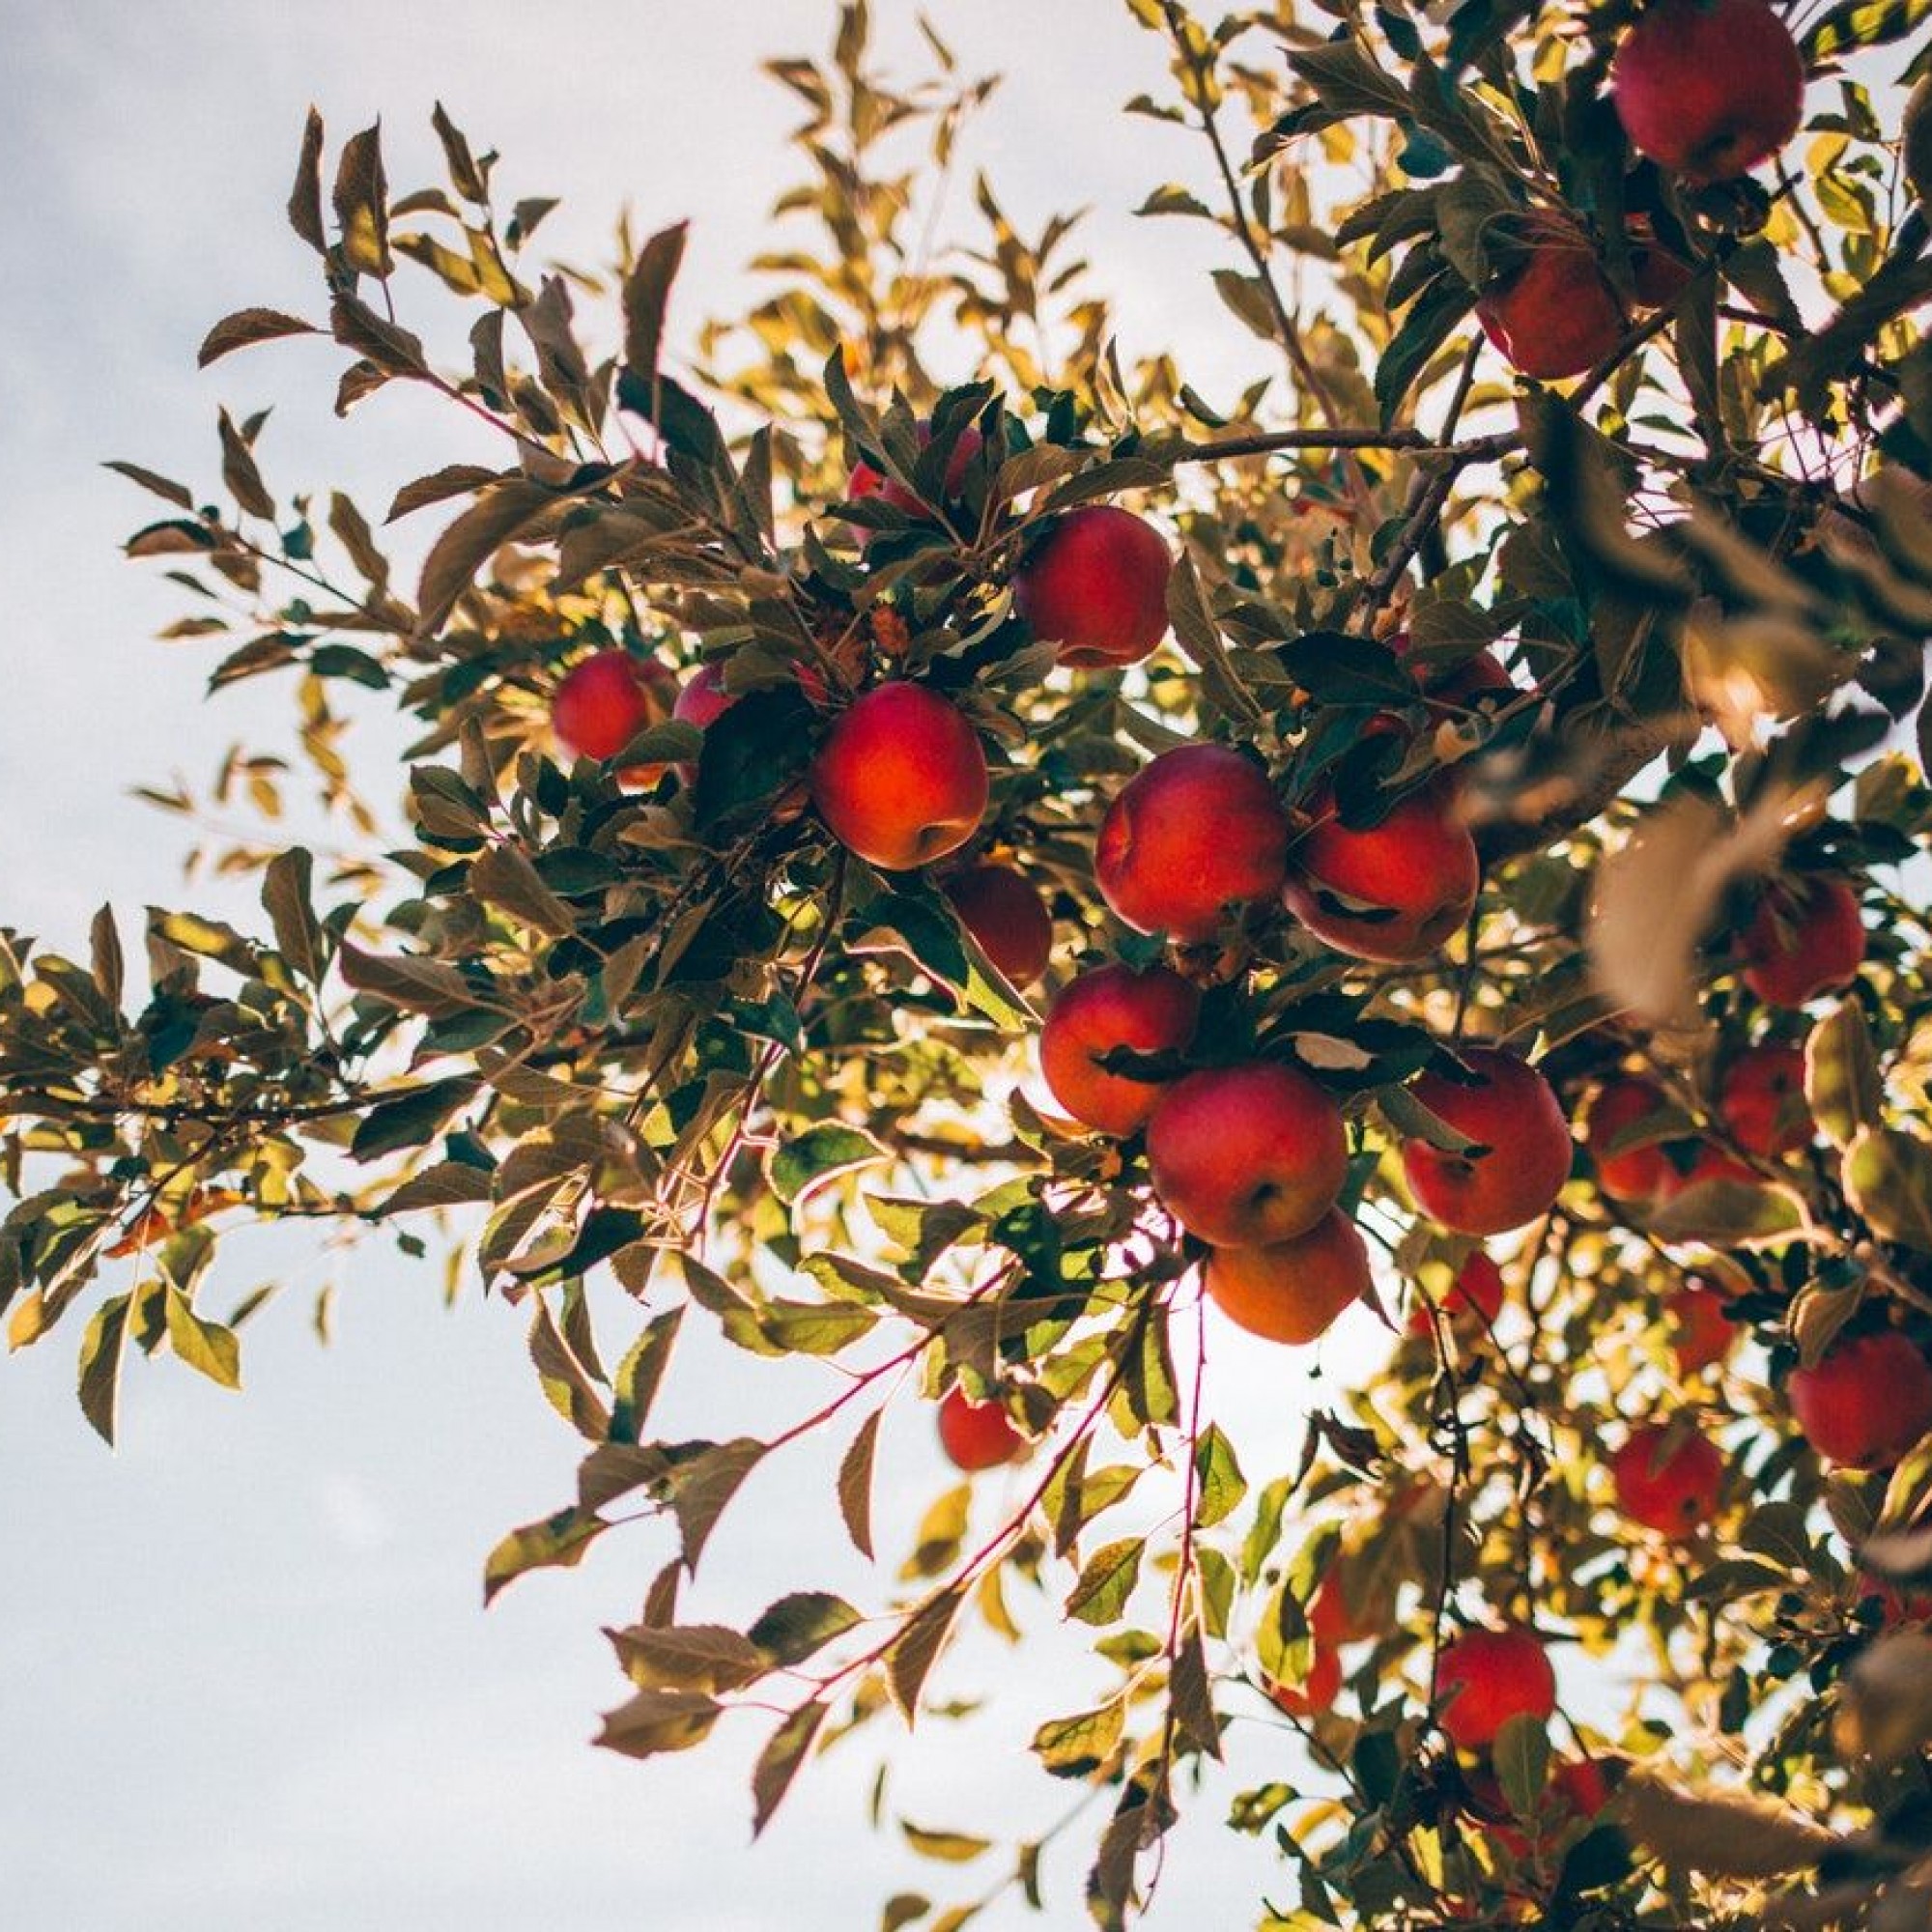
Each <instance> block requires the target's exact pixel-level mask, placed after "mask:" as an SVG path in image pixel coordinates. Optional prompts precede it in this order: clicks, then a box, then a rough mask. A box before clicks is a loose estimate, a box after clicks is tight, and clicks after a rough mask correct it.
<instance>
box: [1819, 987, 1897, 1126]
mask: <svg viewBox="0 0 1932 1932" xmlns="http://www.w3.org/2000/svg"><path fill="white" fill-rule="evenodd" d="M1804 1097H1805V1099H1806V1100H1807V1101H1808V1102H1809V1103H1810V1106H1811V1113H1812V1117H1813V1119H1815V1120H1816V1121H1817V1122H1818V1124H1819V1126H1821V1127H1822V1128H1823V1129H1824V1130H1825V1134H1826V1137H1827V1138H1828V1139H1829V1140H1830V1141H1831V1142H1832V1143H1833V1146H1835V1147H1840V1148H1846V1147H1849V1146H1850V1145H1851V1144H1852V1142H1853V1140H1854V1139H1855V1138H1856V1137H1857V1135H1858V1132H1859V1129H1860V1128H1861V1127H1873V1126H1877V1125H1878V1124H1879V1119H1880V1107H1881V1105H1882V1104H1883V1101H1884V1097H1885V1095H1884V1087H1883V1084H1882V1082H1881V1081H1880V1078H1879V1068H1878V1052H1877V1049H1876V1048H1875V1047H1874V1046H1873V1044H1872V1037H1871V1028H1870V1026H1869V1025H1868V1024H1867V1023H1866V1020H1865V1014H1864V1009H1863V1008H1862V1007H1861V1006H1860V1005H1859V1003H1858V1002H1857V1001H1856V1000H1840V1001H1839V1002H1838V1004H1837V1005H1836V1006H1835V1007H1833V1009H1832V1010H1831V1011H1830V1012H1829V1013H1827V1014H1826V1015H1825V1016H1824V1018H1823V1019H1821V1020H1819V1021H1818V1023H1817V1024H1816V1025H1815V1026H1814V1027H1813V1028H1812V1029H1811V1037H1809V1038H1808V1039H1807V1040H1806V1041H1805V1042H1804Z"/></svg>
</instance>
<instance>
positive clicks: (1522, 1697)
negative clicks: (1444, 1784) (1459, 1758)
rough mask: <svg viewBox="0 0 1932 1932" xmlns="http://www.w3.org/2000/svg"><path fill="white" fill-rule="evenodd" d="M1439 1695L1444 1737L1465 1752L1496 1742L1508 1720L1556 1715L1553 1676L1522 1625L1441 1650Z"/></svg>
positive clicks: (1476, 1634) (1465, 1638)
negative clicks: (1443, 1699) (1441, 1703)
mask: <svg viewBox="0 0 1932 1932" xmlns="http://www.w3.org/2000/svg"><path fill="white" fill-rule="evenodd" d="M1436 1682H1437V1689H1438V1690H1440V1692H1441V1694H1442V1696H1443V1697H1444V1698H1445V1699H1446V1702H1445V1703H1444V1704H1443V1706H1442V1712H1441V1718H1440V1721H1441V1725H1442V1730H1443V1735H1444V1736H1446V1737H1447V1738H1448V1740H1449V1742H1450V1743H1451V1744H1455V1745H1461V1746H1462V1747H1463V1748H1464V1749H1465V1750H1478V1749H1480V1748H1481V1747H1483V1746H1485V1745H1491V1744H1493V1743H1494V1742H1495V1738H1496V1733H1497V1732H1498V1731H1500V1730H1501V1729H1502V1727H1503V1726H1504V1725H1505V1724H1506V1723H1508V1722H1509V1720H1510V1719H1512V1718H1538V1719H1543V1718H1548V1716H1549V1715H1550V1713H1551V1712H1552V1711H1554V1710H1555V1709H1556V1673H1555V1671H1554V1670H1552V1669H1551V1668H1550V1664H1549V1655H1548V1652H1547V1651H1546V1650H1545V1649H1544V1647H1543V1643H1542V1640H1541V1639H1540V1638H1539V1637H1538V1636H1537V1635H1536V1634H1535V1633H1534V1632H1533V1631H1528V1630H1524V1629H1523V1628H1522V1627H1521V1626H1520V1625H1511V1626H1509V1627H1507V1628H1505V1629H1503V1630H1472V1631H1469V1632H1467V1633H1465V1634H1463V1635H1462V1636H1459V1637H1458V1638H1457V1639H1456V1640H1455V1642H1453V1643H1450V1644H1446V1645H1445V1646H1444V1647H1443V1651H1442V1657H1441V1662H1440V1668H1439V1670H1438V1672H1437V1680H1436Z"/></svg>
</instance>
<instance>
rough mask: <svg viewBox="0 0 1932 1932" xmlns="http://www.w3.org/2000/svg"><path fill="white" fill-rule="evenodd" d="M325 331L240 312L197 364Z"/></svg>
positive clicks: (270, 312)
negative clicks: (253, 346)
mask: <svg viewBox="0 0 1932 1932" xmlns="http://www.w3.org/2000/svg"><path fill="white" fill-rule="evenodd" d="M321 333H322V330H321V329H319V328H318V327H316V326H315V324H314V323H312V322H304V321H302V319H301V318H300V317H299V316H297V315H284V314H283V313H282V312H281V310H280V309H274V308H238V309H237V310H236V311H235V313H234V314H233V315H225V316H223V317H222V318H221V320H220V321H219V322H217V323H216V324H215V325H214V327H213V328H211V329H210V330H209V331H208V333H207V334H206V335H204V336H203V337H202V339H201V348H200V349H199V350H198V351H197V352H196V355H195V363H196V366H197V367H199V368H203V369H206V368H207V367H208V365H209V364H210V363H211V362H215V361H219V360H220V358H221V357H222V356H224V355H228V354H229V353H230V352H231V351H232V350H236V349H246V348H249V347H250V346H251V345H253V344H254V343H257V342H275V341H278V340H280V339H281V338H282V337H283V336H287V335H320V334H321ZM120 467H121V466H120V465H118V464H110V465H109V466H108V468H109V469H119V468H120ZM187 500H188V499H187V496H186V493H185V492H184V493H183V495H182V497H181V502H182V505H183V507H184V508H185V507H186V505H187Z"/></svg>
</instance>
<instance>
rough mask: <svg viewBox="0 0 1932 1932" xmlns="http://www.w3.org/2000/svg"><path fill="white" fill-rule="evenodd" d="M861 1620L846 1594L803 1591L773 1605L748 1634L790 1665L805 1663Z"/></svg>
mask: <svg viewBox="0 0 1932 1932" xmlns="http://www.w3.org/2000/svg"><path fill="white" fill-rule="evenodd" d="M859 1621H860V1618H859V1612H858V1611H857V1610H855V1609H854V1608H853V1607H852V1605H850V1604H848V1603H847V1602H846V1601H845V1600H844V1598H843V1597H835V1596H833V1595H832V1593H831V1592H830V1591H828V1590H799V1591H795V1592H794V1593H793V1594H792V1595H791V1596H789V1597H781V1598H780V1599H779V1601H778V1602H777V1603H775V1604H773V1605H770V1606H769V1607H768V1608H767V1609H766V1610H765V1611H764V1612H763V1614H762V1615H761V1616H760V1617H759V1618H758V1620H757V1622H756V1623H754V1624H753V1626H752V1628H751V1629H750V1630H749V1631H747V1632H746V1633H745V1634H746V1635H747V1636H748V1637H750V1638H751V1640H752V1642H753V1643H754V1644H756V1645H757V1647H758V1648H759V1649H760V1650H761V1651H764V1652H765V1653H766V1654H767V1655H769V1656H770V1657H772V1658H774V1659H775V1660H776V1661H777V1662H779V1663H781V1664H782V1665H785V1666H786V1667H789V1666H790V1665H792V1664H795V1663H803V1662H805V1660H806V1659H807V1658H808V1657H810V1656H813V1655H814V1654H815V1653H816V1652H818V1651H821V1650H823V1649H824V1648H825V1646H826V1645H827V1644H828V1643H830V1642H832V1640H833V1639H834V1638H835V1637H839V1636H843V1635H844V1634H845V1633H846V1632H847V1631H848V1630H852V1629H854V1628H855V1627H856V1626H857V1625H858V1623H859Z"/></svg>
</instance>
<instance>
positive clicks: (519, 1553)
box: [483, 1509, 611, 1605]
mask: <svg viewBox="0 0 1932 1932" xmlns="http://www.w3.org/2000/svg"><path fill="white" fill-rule="evenodd" d="M610 1526H611V1525H610V1524H609V1523H608V1522H606V1521H605V1520H603V1518H601V1517H597V1516H592V1515H591V1514H589V1512H588V1511H585V1510H581V1509H564V1510H558V1511H557V1512H556V1514H555V1515H554V1516H547V1517H545V1518H544V1519H543V1520H542V1521H541V1522H526V1523H525V1524H524V1526H523V1527H522V1528H521V1529H513V1530H512V1531H511V1532H510V1533H509V1535H508V1536H506V1537H504V1539H503V1540H502V1542H500V1543H499V1544H497V1547H496V1548H495V1549H493V1550H491V1552H490V1554H489V1556H488V1557H487V1558H486V1559H485V1561H484V1564H483V1602H484V1604H485V1605H489V1604H490V1603H491V1602H492V1601H493V1600H494V1599H495V1597H496V1596H497V1592H498V1591H500V1590H501V1589H502V1588H503V1587H504V1585H505V1584H507V1583H510V1582H513V1581H514V1580H515V1579H516V1578H517V1577H521V1576H523V1575H524V1574H525V1573H526V1571H530V1570H568V1569H572V1568H574V1567H575V1566H576V1565H577V1564H579V1563H581V1562H582V1561H583V1557H584V1552H585V1551H586V1550H588V1549H589V1548H590V1546H591V1545H592V1544H593V1543H595V1542H596V1541H597V1539H598V1538H599V1537H600V1536H602V1535H603V1534H604V1532H605V1531H606V1530H607V1529H609V1528H610Z"/></svg>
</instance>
